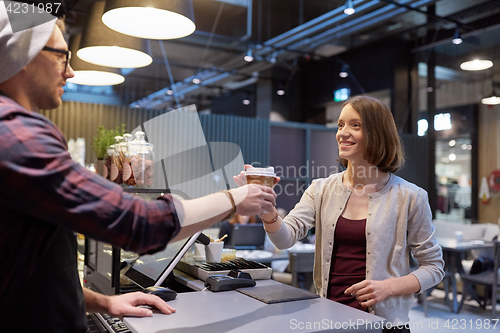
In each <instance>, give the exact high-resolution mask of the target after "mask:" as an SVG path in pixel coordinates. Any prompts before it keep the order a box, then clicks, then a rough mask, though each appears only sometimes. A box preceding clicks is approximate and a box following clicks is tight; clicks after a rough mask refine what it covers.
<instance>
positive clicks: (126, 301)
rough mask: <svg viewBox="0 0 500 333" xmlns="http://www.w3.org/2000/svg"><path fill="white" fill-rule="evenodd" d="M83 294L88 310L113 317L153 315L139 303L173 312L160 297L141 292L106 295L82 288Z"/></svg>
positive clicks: (162, 310) (165, 311) (169, 312)
mask: <svg viewBox="0 0 500 333" xmlns="http://www.w3.org/2000/svg"><path fill="white" fill-rule="evenodd" d="M83 296H84V297H85V307H86V310H87V311H88V312H101V313H107V314H109V315H111V316H114V317H123V316H135V317H151V316H152V315H153V311H151V310H150V309H148V308H145V307H138V306H139V305H149V306H153V307H155V308H157V309H159V310H160V311H161V312H163V313H165V314H171V313H172V312H175V309H174V308H173V307H171V306H170V305H168V304H167V303H166V302H165V301H164V300H162V299H161V298H160V297H158V296H156V295H150V294H145V293H142V292H134V293H128V294H123V295H116V296H107V295H103V294H99V293H96V292H94V291H92V290H90V289H87V288H83Z"/></svg>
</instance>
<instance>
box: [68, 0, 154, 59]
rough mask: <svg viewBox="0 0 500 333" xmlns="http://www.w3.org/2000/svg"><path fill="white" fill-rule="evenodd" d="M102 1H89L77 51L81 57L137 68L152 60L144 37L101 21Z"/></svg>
mask: <svg viewBox="0 0 500 333" xmlns="http://www.w3.org/2000/svg"><path fill="white" fill-rule="evenodd" d="M104 5H105V3H104V1H98V2H94V3H93V4H92V5H91V7H90V11H89V13H88V17H87V22H86V25H85V27H84V29H83V33H82V40H81V43H80V49H79V50H78V52H77V55H78V56H79V57H80V58H81V59H82V60H84V61H87V62H90V63H92V64H95V65H99V66H107V67H116V68H137V67H144V66H147V65H149V64H151V63H152V62H153V59H152V58H151V57H150V56H149V55H148V54H147V53H145V50H146V45H145V43H146V41H145V40H141V39H139V38H135V37H130V36H126V35H123V34H120V33H118V32H116V31H114V30H111V29H109V28H108V27H106V26H105V25H104V24H103V23H102V21H101V16H102V13H103V12H104Z"/></svg>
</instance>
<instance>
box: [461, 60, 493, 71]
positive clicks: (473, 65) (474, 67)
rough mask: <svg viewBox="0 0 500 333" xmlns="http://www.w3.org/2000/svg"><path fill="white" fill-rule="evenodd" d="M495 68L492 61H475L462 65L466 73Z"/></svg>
mask: <svg viewBox="0 0 500 333" xmlns="http://www.w3.org/2000/svg"><path fill="white" fill-rule="evenodd" d="M490 67H493V62H492V61H491V60H483V59H474V60H471V61H466V62H463V63H462V64H460V68H461V69H462V70H464V71H482V70H485V69H488V68H490Z"/></svg>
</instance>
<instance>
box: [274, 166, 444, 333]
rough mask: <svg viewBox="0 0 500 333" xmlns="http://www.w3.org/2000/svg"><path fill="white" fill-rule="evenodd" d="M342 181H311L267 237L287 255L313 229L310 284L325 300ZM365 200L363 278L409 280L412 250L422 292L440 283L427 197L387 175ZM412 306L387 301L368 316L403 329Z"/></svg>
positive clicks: (404, 299) (407, 298) (404, 300)
mask: <svg viewBox="0 0 500 333" xmlns="http://www.w3.org/2000/svg"><path fill="white" fill-rule="evenodd" d="M342 175H343V172H342V173H337V174H333V175H331V176H330V177H328V178H322V179H317V180H314V181H313V182H312V184H311V186H309V188H307V190H306V191H305V193H304V194H303V196H302V198H301V199H300V202H299V203H298V204H297V205H296V206H295V208H294V209H293V210H292V211H291V212H290V213H289V214H288V215H287V216H286V217H285V219H284V220H283V222H284V223H283V224H282V226H281V228H280V229H279V230H278V231H277V232H275V233H272V234H268V235H269V238H270V239H271V241H272V242H273V243H274V244H275V245H276V246H277V247H278V248H280V249H286V248H289V247H291V246H293V245H294V244H295V242H296V241H297V240H300V239H302V238H304V237H305V236H307V232H308V230H309V229H311V228H312V227H314V226H316V245H315V246H316V256H315V260H314V284H315V286H316V290H317V293H318V294H319V295H321V296H322V297H326V294H327V287H328V281H329V275H330V261H331V257H332V251H333V239H334V232H335V226H336V224H337V220H338V218H339V216H340V215H341V213H342V212H343V211H344V209H345V206H346V203H347V200H348V199H349V196H350V195H351V191H350V190H349V189H348V188H347V187H346V186H345V185H344V184H343V183H342ZM368 200H369V203H368V217H367V219H366V230H365V233H366V278H367V279H370V280H379V281H380V280H385V279H388V278H395V277H401V276H405V275H408V274H409V272H410V267H409V251H410V250H411V252H412V254H413V256H414V257H415V259H416V260H417V261H418V262H419V266H420V267H419V268H418V269H417V270H415V271H413V272H412V273H411V274H413V275H415V277H416V278H417V279H418V281H419V282H420V286H421V290H420V292H422V291H424V290H426V289H428V288H430V287H432V286H434V285H436V284H437V283H439V282H440V281H441V280H442V279H443V277H444V271H443V267H444V261H443V259H442V257H443V256H442V252H441V247H440V246H439V245H438V244H437V243H436V240H435V237H434V226H433V224H432V215H431V211H430V207H429V202H428V198H427V192H425V191H424V190H423V189H421V188H419V187H418V186H416V185H414V184H412V183H409V182H407V181H405V180H404V179H402V178H400V177H397V176H394V175H392V174H391V177H390V179H389V181H388V183H387V184H386V185H385V186H384V188H383V189H382V190H380V191H378V192H376V193H372V194H369V195H368ZM413 302H414V300H413V294H408V295H400V296H393V297H388V298H387V299H385V300H384V301H382V302H380V303H378V304H375V305H374V306H373V307H372V308H371V309H370V312H371V313H374V314H376V315H378V316H381V317H383V318H385V319H386V320H387V321H388V322H391V323H393V324H396V323H407V322H409V318H408V313H409V311H410V308H411V306H412V304H413Z"/></svg>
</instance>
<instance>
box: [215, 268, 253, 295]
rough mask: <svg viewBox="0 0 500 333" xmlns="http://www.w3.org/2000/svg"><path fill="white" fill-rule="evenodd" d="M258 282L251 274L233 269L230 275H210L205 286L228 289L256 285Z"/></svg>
mask: <svg viewBox="0 0 500 333" xmlns="http://www.w3.org/2000/svg"><path fill="white" fill-rule="evenodd" d="M255 285H256V282H255V281H254V280H253V279H252V277H251V276H250V274H248V273H245V272H241V271H239V270H235V269H233V270H231V271H230V272H229V274H228V275H210V276H209V277H208V278H207V279H206V280H205V287H207V289H208V290H211V291H215V292H217V291H228V290H234V289H238V288H247V287H255Z"/></svg>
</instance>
